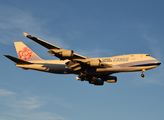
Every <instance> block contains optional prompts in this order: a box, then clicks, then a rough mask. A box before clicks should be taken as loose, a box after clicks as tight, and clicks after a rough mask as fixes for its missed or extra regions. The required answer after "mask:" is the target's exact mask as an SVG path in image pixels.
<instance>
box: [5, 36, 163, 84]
mask: <svg viewBox="0 0 164 120" xmlns="http://www.w3.org/2000/svg"><path fill="white" fill-rule="evenodd" d="M24 35H25V36H26V37H27V38H29V39H31V40H33V41H35V42H36V43H38V44H40V45H42V46H43V47H46V48H47V49H49V51H48V53H50V54H51V55H52V56H56V57H57V58H59V59H58V60H43V59H41V58H40V57H39V56H38V55H37V54H36V53H34V52H33V51H32V50H31V49H30V48H29V47H27V46H26V45H25V44H24V43H23V42H14V44H15V48H16V52H17V55H18V58H16V57H13V56H10V55H4V56H5V57H7V58H8V59H10V60H12V61H13V62H15V63H16V64H15V65H16V66H17V67H20V68H23V69H24V70H28V69H32V70H38V71H44V72H49V73H56V74H76V75H78V77H76V79H77V80H80V81H88V82H89V83H90V84H94V85H103V84H104V82H107V83H116V82H117V77H116V76H111V74H114V73H120V72H135V71H142V74H141V77H144V76H145V75H144V72H145V71H146V70H149V69H152V68H155V67H157V66H159V65H160V64H161V62H160V61H159V60H157V59H155V58H153V57H151V56H150V55H148V54H128V55H119V56H113V57H102V58H88V57H85V56H82V55H79V54H76V53H74V51H73V50H67V49H63V48H60V47H58V46H56V45H53V44H51V43H48V42H46V41H43V40H41V39H39V38H36V37H34V36H31V35H29V34H27V33H24Z"/></svg>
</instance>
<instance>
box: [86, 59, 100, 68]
mask: <svg viewBox="0 0 164 120" xmlns="http://www.w3.org/2000/svg"><path fill="white" fill-rule="evenodd" d="M87 64H88V65H90V66H91V67H98V66H101V61H100V60H91V61H88V62H87Z"/></svg>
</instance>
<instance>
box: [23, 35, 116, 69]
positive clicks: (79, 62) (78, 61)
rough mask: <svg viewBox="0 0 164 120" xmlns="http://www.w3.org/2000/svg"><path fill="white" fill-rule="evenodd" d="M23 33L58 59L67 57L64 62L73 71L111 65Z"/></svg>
mask: <svg viewBox="0 0 164 120" xmlns="http://www.w3.org/2000/svg"><path fill="white" fill-rule="evenodd" d="M24 35H25V36H26V37H27V38H29V39H31V40H33V41H35V42H37V43H38V44H40V45H42V46H44V47H46V48H47V49H49V50H50V51H48V53H50V54H51V55H52V56H56V57H58V58H59V59H60V60H65V59H68V60H69V61H68V62H67V63H66V64H67V65H68V66H69V67H70V68H72V69H73V70H74V71H78V70H82V69H85V68H88V67H94V68H104V67H105V68H106V67H113V66H112V65H111V64H105V63H103V62H101V61H100V60H99V59H96V60H95V59H92V58H87V57H84V56H82V55H79V54H76V53H74V52H73V50H66V49H62V48H60V47H58V46H55V45H53V44H51V43H48V42H46V41H44V40H41V39H39V38H36V37H34V36H31V35H29V34H27V33H24Z"/></svg>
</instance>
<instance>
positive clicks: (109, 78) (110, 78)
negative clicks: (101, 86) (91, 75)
mask: <svg viewBox="0 0 164 120" xmlns="http://www.w3.org/2000/svg"><path fill="white" fill-rule="evenodd" d="M103 80H104V81H106V82H108V83H116V82H117V77H116V76H107V77H106V78H103Z"/></svg>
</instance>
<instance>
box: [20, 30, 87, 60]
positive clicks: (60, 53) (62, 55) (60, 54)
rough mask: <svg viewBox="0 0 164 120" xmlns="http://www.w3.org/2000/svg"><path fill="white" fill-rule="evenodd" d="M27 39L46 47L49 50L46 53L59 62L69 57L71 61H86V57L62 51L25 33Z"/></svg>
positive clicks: (69, 51)
mask: <svg viewBox="0 0 164 120" xmlns="http://www.w3.org/2000/svg"><path fill="white" fill-rule="evenodd" d="M23 34H24V35H25V36H26V37H27V38H29V39H31V40H33V41H35V42H37V43H38V44H40V45H42V46H44V47H46V48H47V49H49V50H50V51H48V53H50V54H51V55H52V56H56V57H58V58H59V59H61V60H64V59H69V58H70V56H71V59H86V58H87V57H84V56H82V55H79V54H76V53H74V52H73V51H72V50H66V49H62V48H60V47H58V46H56V45H53V44H51V43H48V42H46V41H44V40H41V39H39V38H36V37H34V36H31V35H29V34H27V33H25V32H24V33H23Z"/></svg>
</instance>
